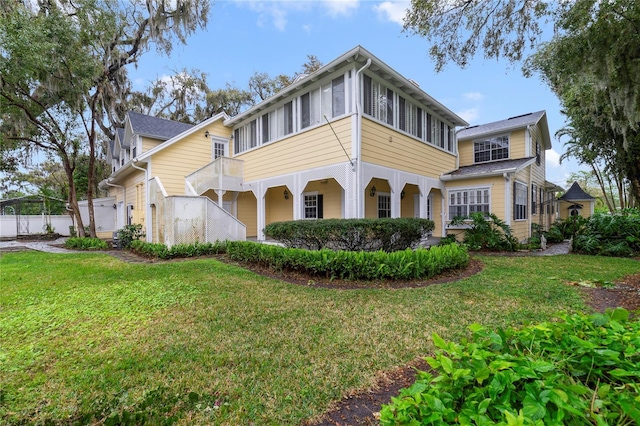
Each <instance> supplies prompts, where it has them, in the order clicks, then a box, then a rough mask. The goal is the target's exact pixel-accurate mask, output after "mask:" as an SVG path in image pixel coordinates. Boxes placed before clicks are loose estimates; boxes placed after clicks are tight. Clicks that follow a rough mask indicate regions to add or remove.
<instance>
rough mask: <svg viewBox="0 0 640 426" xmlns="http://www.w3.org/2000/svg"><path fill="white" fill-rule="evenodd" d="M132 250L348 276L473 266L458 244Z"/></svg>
mask: <svg viewBox="0 0 640 426" xmlns="http://www.w3.org/2000/svg"><path fill="white" fill-rule="evenodd" d="M130 249H131V251H132V252H134V253H137V254H140V255H142V256H147V257H153V258H158V259H174V258H184V257H195V256H207V255H213V254H222V253H227V254H228V255H229V257H230V258H231V259H232V260H235V261H238V262H243V263H250V264H251V263H253V264H257V265H261V266H264V267H267V268H269V269H272V270H274V271H287V270H289V271H299V272H302V273H306V274H310V275H316V276H323V277H327V278H332V279H333V278H340V279H346V280H364V281H371V280H412V279H426V278H431V277H433V276H435V275H438V274H441V273H442V272H445V271H447V270H451V269H458V268H463V267H465V266H467V265H468V264H469V253H468V252H467V249H466V247H464V246H461V245H458V244H449V245H445V246H438V247H431V248H430V249H422V248H420V249H417V250H411V249H407V250H403V251H397V252H393V253H387V252H383V251H381V250H379V251H376V252H349V251H344V250H338V251H335V250H329V249H322V250H306V249H298V248H287V247H281V246H277V245H271V244H261V243H256V242H253V241H224V242H216V243H214V244H211V243H204V244H201V243H196V244H191V245H187V244H177V245H175V246H172V247H171V248H167V246H165V245H164V244H154V243H146V242H143V241H133V242H132V243H131V247H130Z"/></svg>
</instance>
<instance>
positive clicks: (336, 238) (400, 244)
mask: <svg viewBox="0 0 640 426" xmlns="http://www.w3.org/2000/svg"><path fill="white" fill-rule="evenodd" d="M433 228H434V223H433V221H432V220H429V219H420V218H394V219H391V218H388V219H323V220H294V221H287V222H275V223H271V224H269V225H267V226H266V227H265V229H264V233H265V235H267V236H268V237H270V238H273V239H274V240H276V241H279V242H280V243H282V244H284V245H285V246H286V247H292V248H305V249H310V250H320V249H323V248H328V249H332V250H346V251H368V252H372V251H378V250H382V251H385V252H394V251H399V250H405V249H407V248H411V247H415V246H416V245H417V244H418V243H419V242H420V240H421V239H422V237H423V236H424V235H425V234H426V233H427V232H429V231H432V230H433Z"/></svg>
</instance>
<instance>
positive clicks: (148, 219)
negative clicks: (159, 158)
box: [131, 157, 153, 243]
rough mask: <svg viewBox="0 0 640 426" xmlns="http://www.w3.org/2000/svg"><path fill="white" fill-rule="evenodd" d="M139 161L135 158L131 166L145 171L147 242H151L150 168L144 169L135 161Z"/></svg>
mask: <svg viewBox="0 0 640 426" xmlns="http://www.w3.org/2000/svg"><path fill="white" fill-rule="evenodd" d="M137 162H138V157H136V158H134V159H133V160H132V161H131V167H133V168H134V169H136V170H140V171H142V172H144V201H145V202H144V209H145V225H144V227H145V230H144V232H145V234H146V237H147V242H148V243H150V242H151V241H152V238H151V237H152V236H153V234H152V233H151V232H149V231H150V230H151V226H150V225H151V208H150V205H149V170H148V169H143V168H142V167H140V166H136V164H135V163H137Z"/></svg>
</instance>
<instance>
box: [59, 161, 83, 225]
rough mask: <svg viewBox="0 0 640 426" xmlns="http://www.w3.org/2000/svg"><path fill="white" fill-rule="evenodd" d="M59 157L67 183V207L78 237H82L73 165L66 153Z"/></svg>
mask: <svg viewBox="0 0 640 426" xmlns="http://www.w3.org/2000/svg"><path fill="white" fill-rule="evenodd" d="M60 159H61V160H62V164H63V167H64V172H65V174H66V175H67V183H68V184H69V198H68V202H69V208H70V209H71V214H72V216H73V219H74V223H75V224H76V228H77V229H76V232H77V235H78V236H79V237H84V236H85V232H84V224H83V223H82V215H81V214H80V206H79V205H78V197H77V194H76V183H75V181H74V180H73V172H74V170H75V165H72V163H71V161H70V160H69V157H68V156H67V155H66V154H63V153H60Z"/></svg>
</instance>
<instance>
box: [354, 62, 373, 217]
mask: <svg viewBox="0 0 640 426" xmlns="http://www.w3.org/2000/svg"><path fill="white" fill-rule="evenodd" d="M370 66H371V58H369V59H367V63H366V64H364V66H363V67H362V68H360V69H359V70H358V71H356V116H357V117H356V144H357V145H356V146H357V148H356V155H357V158H356V161H357V163H356V165H355V167H356V169H355V170H354V172H355V173H356V191H357V194H356V212H357V217H358V218H364V197H365V195H364V192H363V188H362V182H361V180H362V161H361V159H362V106H361V104H360V95H361V92H362V90H360V86H361V82H360V74H361V73H362V72H363V71H364V70H366V69H367V68H369V67H370Z"/></svg>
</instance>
